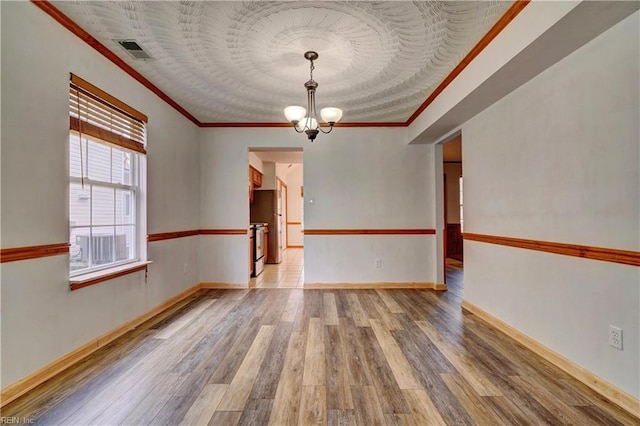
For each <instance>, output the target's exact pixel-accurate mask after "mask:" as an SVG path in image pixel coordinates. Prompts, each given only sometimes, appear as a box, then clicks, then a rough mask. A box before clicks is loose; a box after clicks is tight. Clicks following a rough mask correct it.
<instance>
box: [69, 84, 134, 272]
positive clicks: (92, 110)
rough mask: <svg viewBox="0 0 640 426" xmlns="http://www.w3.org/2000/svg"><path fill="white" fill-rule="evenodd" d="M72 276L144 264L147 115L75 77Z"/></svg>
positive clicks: (71, 167)
mask: <svg viewBox="0 0 640 426" xmlns="http://www.w3.org/2000/svg"><path fill="white" fill-rule="evenodd" d="M69 114H70V134H69V221H70V222H69V238H70V241H69V242H70V244H71V248H70V260H69V262H70V263H69V270H70V273H71V276H77V275H80V274H85V273H88V272H94V271H98V270H102V269H108V268H110V267H113V266H119V265H121V264H126V263H129V262H135V261H138V260H144V257H145V253H144V248H145V247H144V246H143V244H142V243H143V242H144V241H145V239H144V233H145V231H146V230H145V229H144V228H145V226H144V224H145V221H144V217H143V215H141V211H144V209H141V207H142V205H143V203H144V199H143V197H142V194H143V192H144V191H143V190H142V189H143V184H144V182H145V176H144V171H145V154H146V151H145V149H144V144H145V130H146V129H145V122H146V117H145V116H144V115H143V114H140V113H139V112H137V111H135V110H133V109H132V108H130V107H128V106H127V105H125V104H123V103H122V102H120V101H118V100H117V99H115V98H113V97H111V96H109V95H107V94H106V93H104V92H102V91H101V90H100V89H98V88H96V87H95V86H92V85H91V84H89V83H87V82H86V81H84V80H82V79H80V78H78V77H77V76H75V75H72V76H71V86H70V97H69Z"/></svg>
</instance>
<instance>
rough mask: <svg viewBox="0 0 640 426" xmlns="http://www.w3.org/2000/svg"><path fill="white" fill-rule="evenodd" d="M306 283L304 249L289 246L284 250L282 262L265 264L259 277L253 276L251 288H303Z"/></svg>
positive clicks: (250, 283)
mask: <svg viewBox="0 0 640 426" xmlns="http://www.w3.org/2000/svg"><path fill="white" fill-rule="evenodd" d="M303 285H304V249H302V248H288V249H286V250H284V251H283V252H282V262H281V263H279V264H271V265H264V271H263V272H262V273H261V274H260V275H258V277H255V278H251V281H250V282H249V286H250V287H251V288H254V287H255V288H302V287H303Z"/></svg>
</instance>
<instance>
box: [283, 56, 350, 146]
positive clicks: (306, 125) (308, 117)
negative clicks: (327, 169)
mask: <svg viewBox="0 0 640 426" xmlns="http://www.w3.org/2000/svg"><path fill="white" fill-rule="evenodd" d="M304 57H305V59H307V60H308V61H309V62H311V67H310V68H311V71H310V72H309V75H310V76H311V78H310V79H309V81H307V82H306V83H305V84H304V87H306V88H307V108H306V109H305V108H304V107H301V106H297V105H292V106H288V107H286V108H285V109H284V115H285V117H287V120H289V121H290V122H291V124H293V128H294V129H295V130H296V132H298V133H302V132H304V133H306V134H307V137H308V138H309V140H310V141H311V142H313V140H314V139H315V138H316V136H318V133H319V132H322V133H330V132H331V131H332V130H333V126H334V125H335V124H336V123H337V122H338V121H340V119H341V118H342V110H341V109H340V108H332V107H329V108H322V109H321V110H320V116H321V117H322V121H324V122H325V123H327V124H328V125H329V130H327V131H325V130H323V129H322V127H320V125H319V124H318V113H317V112H316V89H317V88H318V83H317V82H316V81H314V79H313V70H314V69H315V67H314V66H313V61H315V60H316V59H318V54H317V53H316V52H313V51H309V52H305V54H304ZM307 112H308V114H307Z"/></svg>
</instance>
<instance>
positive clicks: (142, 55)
mask: <svg viewBox="0 0 640 426" xmlns="http://www.w3.org/2000/svg"><path fill="white" fill-rule="evenodd" d="M114 41H115V42H116V43H118V44H119V45H120V46H122V48H123V49H124V50H126V51H127V52H129V55H131V56H133V57H134V58H135V59H151V56H150V55H149V54H148V53H147V52H145V51H144V50H143V49H142V47H140V45H139V44H138V42H136V41H135V40H114Z"/></svg>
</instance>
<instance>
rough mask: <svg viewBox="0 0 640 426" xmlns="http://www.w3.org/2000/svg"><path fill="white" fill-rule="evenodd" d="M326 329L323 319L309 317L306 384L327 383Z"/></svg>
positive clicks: (305, 366) (304, 383)
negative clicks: (324, 328)
mask: <svg viewBox="0 0 640 426" xmlns="http://www.w3.org/2000/svg"><path fill="white" fill-rule="evenodd" d="M324 348H325V347H324V330H323V325H322V319H320V318H310V319H309V332H308V337H307V351H306V354H305V357H304V378H303V380H302V384H303V385H305V386H323V385H324V384H325V377H326V375H325V352H324Z"/></svg>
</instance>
